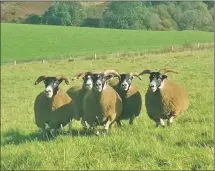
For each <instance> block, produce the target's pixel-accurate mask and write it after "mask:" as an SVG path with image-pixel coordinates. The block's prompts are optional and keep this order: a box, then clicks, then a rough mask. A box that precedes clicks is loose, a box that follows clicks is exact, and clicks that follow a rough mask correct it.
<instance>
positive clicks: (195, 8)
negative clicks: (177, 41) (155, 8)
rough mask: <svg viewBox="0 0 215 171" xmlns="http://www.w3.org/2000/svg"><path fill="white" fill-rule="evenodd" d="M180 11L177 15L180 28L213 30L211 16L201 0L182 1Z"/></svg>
mask: <svg viewBox="0 0 215 171" xmlns="http://www.w3.org/2000/svg"><path fill="white" fill-rule="evenodd" d="M180 6H181V7H182V13H181V15H179V20H178V24H179V27H180V30H204V31H206V30H208V31H211V30H213V25H214V24H213V18H212V15H211V14H210V12H209V11H208V9H207V5H206V4H204V3H202V2H182V3H181V4H180Z"/></svg>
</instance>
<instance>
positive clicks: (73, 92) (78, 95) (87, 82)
mask: <svg viewBox="0 0 215 171" xmlns="http://www.w3.org/2000/svg"><path fill="white" fill-rule="evenodd" d="M95 74H97V72H81V73H79V74H77V75H76V76H75V77H74V78H73V79H72V80H76V79H79V78H82V79H83V83H82V87H79V86H73V87H71V88H70V89H69V90H68V91H67V93H68V95H69V96H70V97H71V98H72V100H73V102H74V104H75V109H74V111H75V114H74V116H75V117H74V119H76V120H78V121H79V120H80V119H81V118H82V117H83V99H84V96H85V94H86V93H87V92H88V91H90V90H92V88H93V79H94V78H95V77H94V75H95ZM81 124H82V126H83V127H84V128H86V127H87V125H86V123H85V122H84V121H83V120H81Z"/></svg>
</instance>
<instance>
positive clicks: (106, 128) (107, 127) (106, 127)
mask: <svg viewBox="0 0 215 171" xmlns="http://www.w3.org/2000/svg"><path fill="white" fill-rule="evenodd" d="M110 125H111V120H110V119H108V121H107V122H106V124H105V125H104V129H105V132H106V133H108V131H109V128H110Z"/></svg>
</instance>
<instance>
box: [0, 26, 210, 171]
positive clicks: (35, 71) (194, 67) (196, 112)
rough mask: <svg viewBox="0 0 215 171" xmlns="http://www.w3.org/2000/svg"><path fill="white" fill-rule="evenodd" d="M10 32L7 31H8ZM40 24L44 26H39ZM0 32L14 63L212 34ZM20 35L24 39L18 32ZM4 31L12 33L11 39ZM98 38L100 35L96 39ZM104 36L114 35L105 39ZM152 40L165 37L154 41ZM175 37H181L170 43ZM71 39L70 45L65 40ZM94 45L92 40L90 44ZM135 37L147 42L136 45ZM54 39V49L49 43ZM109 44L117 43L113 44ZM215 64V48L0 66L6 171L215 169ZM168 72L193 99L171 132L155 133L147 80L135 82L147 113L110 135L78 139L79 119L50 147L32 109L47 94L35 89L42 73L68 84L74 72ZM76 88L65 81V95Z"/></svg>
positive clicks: (70, 30)
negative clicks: (39, 96) (146, 97)
mask: <svg viewBox="0 0 215 171" xmlns="http://www.w3.org/2000/svg"><path fill="white" fill-rule="evenodd" d="M6 27H8V28H9V30H10V31H9V30H7V31H6ZM38 27H39V28H41V29H37V28H38ZM15 28H16V29H17V30H16V31H15ZM24 28H25V29H24ZM42 28H43V29H42ZM12 30H13V31H12ZM60 30H64V31H60ZM78 31H80V32H78ZM3 32H4V33H3V38H4V39H5V38H6V37H8V38H10V40H9V39H8V40H5V41H4V44H3V46H4V48H5V50H6V49H7V51H5V50H4V51H3V54H4V55H5V56H4V58H3V59H5V60H6V59H8V60H9V58H5V57H8V56H12V58H11V59H13V58H15V57H16V56H19V55H20V56H22V57H23V58H18V57H17V59H26V58H27V57H33V56H30V55H29V54H31V55H32V54H34V53H35V56H34V58H35V59H36V58H37V57H40V56H42V55H45V54H47V55H48V54H49V53H50V57H53V56H55V55H56V54H60V52H61V51H66V52H65V54H64V55H67V54H69V53H76V54H79V53H80V54H81V53H82V52H85V53H88V54H90V53H89V52H93V50H95V49H96V50H97V51H99V50H100V52H101V53H105V52H109V51H114V50H118V48H121V49H124V48H125V47H129V45H128V43H129V42H130V45H132V46H130V47H131V48H133V49H135V48H137V49H136V50H139V49H138V48H140V47H141V46H143V45H147V44H146V40H147V39H150V36H152V38H151V39H150V41H149V44H148V46H149V45H155V44H157V45H162V44H163V45H165V46H167V45H169V44H171V43H173V42H175V43H184V42H185V40H186V39H187V40H189V41H191V40H192V41H197V40H198V41H199V40H202V41H204V40H205V41H206V40H211V39H212V38H211V37H212V36H211V34H209V33H203V32H170V33H167V32H162V33H158V32H148V33H147V34H146V33H145V32H140V31H117V30H105V29H104V30H102V29H98V31H96V29H86V28H62V29H61V27H41V26H27V25H26V26H22V25H13V29H12V27H11V25H4V26H3ZM19 32H20V34H17V33H19ZM6 33H8V34H9V33H10V34H9V35H7V36H6ZM21 33H22V34H21ZM30 33H31V34H30ZM69 33H71V34H69ZM75 33H76V34H75ZM81 33H83V35H81ZM90 33H91V34H90ZM96 33H97V34H98V36H97V37H95V38H94V36H95V35H96ZM107 33H112V34H111V35H109V36H108V35H107ZM126 33H128V34H126ZM77 34H78V35H77ZM36 35H38V38H37V36H36ZM41 35H43V36H41ZM52 35H55V36H54V37H53V36H52ZM60 35H61V36H60ZM126 35H127V37H126ZM155 35H157V36H160V37H159V38H157V37H156V36H155ZM168 35H169V36H168ZM197 35H198V36H197ZM200 35H201V36H200ZM40 36H41V37H40ZM138 36H139V37H138ZM162 36H163V37H162ZM210 36H211V37H210ZM80 37H81V39H80ZM129 37H130V41H129ZM173 37H176V39H175V40H173ZM112 38H115V39H112ZM144 38H145V39H144ZM179 38H180V39H179ZM57 39H58V40H60V41H57ZM69 39H71V40H70V41H68V40H69ZM81 40H82V41H81ZM92 40H94V41H95V43H91V42H92ZM107 40H108V41H109V43H108V42H106V41H107ZM123 40H124V41H123ZM135 40H136V41H137V42H139V43H140V44H141V43H142V45H141V46H140V45H139V46H138V47H136V46H135V45H138V43H136V41H135ZM141 40H142V41H141ZM52 41H54V42H53V43H54V44H51V42H52ZM98 41H99V42H100V43H99V42H98ZM126 41H127V44H126ZM62 42H64V43H62ZM101 42H103V44H102V43H101ZM118 42H120V44H118ZM108 44H109V45H112V46H109V47H108ZM5 45H7V46H5ZM9 45H11V46H9ZM51 45H52V46H51ZM115 46H117V47H118V48H117V47H115ZM33 47H34V48H33ZM105 47H106V48H105ZM4 48H3V49H4ZM40 48H41V50H39V49H40ZM45 50H47V52H46V53H45ZM105 50H107V51H105ZM108 50H109V51H108ZM6 52H7V53H6ZM6 54H7V55H6ZM213 60H214V57H213V50H212V49H210V50H199V51H185V52H174V53H171V52H170V53H163V54H149V55H145V56H141V57H138V56H136V57H130V58H126V57H125V58H124V57H119V58H115V57H108V58H107V59H98V60H83V59H78V58H76V59H75V60H74V61H73V62H68V60H53V61H52V60H51V61H49V62H47V63H44V64H41V62H30V63H23V64H17V65H11V64H7V65H3V66H1V169H2V170H79V169H80V170H161V169H162V170H214V115H213V111H214V96H213V91H214V80H213V78H214V66H213ZM166 67H167V68H173V69H175V70H176V71H178V72H179V74H174V73H168V76H169V77H168V79H169V80H172V81H176V82H177V83H180V84H181V85H182V86H183V87H184V88H185V89H186V90H187V91H188V94H189V97H190V106H189V108H188V110H187V111H186V112H185V113H183V114H182V115H181V116H180V117H179V118H178V119H177V120H176V122H175V123H173V125H172V126H171V127H166V128H161V127H159V128H155V124H154V123H153V122H152V121H151V120H150V119H149V118H148V116H147V114H146V110H145V105H144V94H145V92H146V89H147V85H148V76H143V77H142V78H143V81H140V80H138V79H135V78H134V82H133V83H134V84H135V85H136V86H137V87H138V89H139V90H140V91H141V94H142V96H143V108H142V112H141V115H140V116H139V117H138V118H137V119H136V120H135V121H134V125H133V126H129V124H128V121H123V122H122V124H123V126H122V128H117V127H116V125H115V124H114V125H113V127H112V129H111V132H110V135H108V136H101V137H97V136H82V135H80V134H79V133H80V131H81V124H80V122H78V121H74V122H73V130H74V131H73V136H69V135H62V136H59V137H57V138H56V139H55V140H52V141H48V142H47V141H42V140H41V139H40V138H39V137H40V135H39V134H38V132H37V131H38V128H37V127H36V125H35V122H34V113H33V104H34V100H35V97H36V95H37V94H38V93H39V92H40V91H42V90H44V85H43V83H41V84H39V85H37V86H35V85H34V82H35V80H36V78H37V77H38V76H40V75H42V74H47V75H50V76H54V75H58V74H64V75H66V76H68V77H69V78H70V79H71V78H72V77H73V76H74V75H76V74H77V73H79V72H83V71H88V70H97V71H103V70H104V69H116V70H117V71H118V72H131V71H132V72H141V71H143V70H144V69H152V70H155V71H157V70H159V69H161V68H166ZM76 84H77V85H80V84H81V80H80V81H79V80H77V81H75V82H71V83H70V85H66V84H65V83H62V84H61V85H60V87H61V88H62V89H64V90H67V89H68V88H69V87H71V86H73V85H76ZM66 129H67V128H66Z"/></svg>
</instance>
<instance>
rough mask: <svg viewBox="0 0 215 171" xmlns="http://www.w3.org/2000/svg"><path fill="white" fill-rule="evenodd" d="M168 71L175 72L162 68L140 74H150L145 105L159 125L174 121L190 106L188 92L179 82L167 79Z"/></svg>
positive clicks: (150, 116) (150, 115)
mask: <svg viewBox="0 0 215 171" xmlns="http://www.w3.org/2000/svg"><path fill="white" fill-rule="evenodd" d="M167 72H174V73H178V72H175V71H173V70H170V69H161V70H160V71H159V72H152V71H151V70H144V71H143V72H141V73H140V74H139V76H140V75H143V74H149V75H150V76H149V87H148V90H147V92H146V94H145V105H146V110H147V113H148V116H149V118H150V119H151V120H153V121H154V122H155V123H156V127H158V126H159V125H161V126H165V122H164V121H165V120H167V125H170V124H172V123H173V121H174V120H175V118H176V117H177V116H178V115H179V114H180V113H182V112H184V111H185V110H187V108H188V106H189V99H188V94H187V92H186V91H185V90H184V89H183V88H182V87H181V86H180V85H178V84H176V83H173V82H170V81H169V80H168V79H167V75H164V74H165V73H167Z"/></svg>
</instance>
